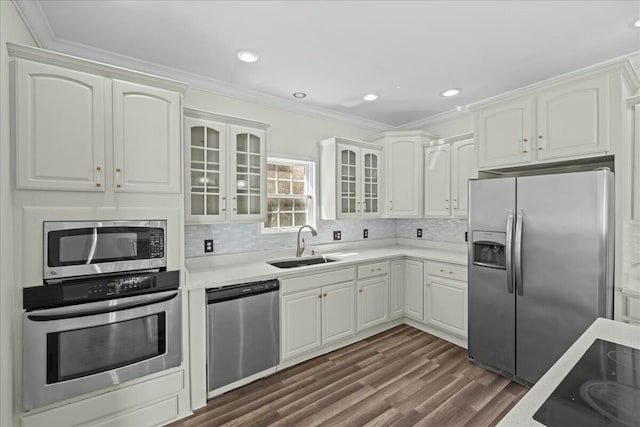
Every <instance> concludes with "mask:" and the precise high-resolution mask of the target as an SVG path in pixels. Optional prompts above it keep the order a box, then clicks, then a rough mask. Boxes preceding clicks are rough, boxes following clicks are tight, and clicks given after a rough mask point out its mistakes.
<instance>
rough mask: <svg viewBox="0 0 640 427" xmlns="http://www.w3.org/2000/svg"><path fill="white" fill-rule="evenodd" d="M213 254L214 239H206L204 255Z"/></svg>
mask: <svg viewBox="0 0 640 427" xmlns="http://www.w3.org/2000/svg"><path fill="white" fill-rule="evenodd" d="M212 252H213V239H205V241H204V253H206V254H210V253H212Z"/></svg>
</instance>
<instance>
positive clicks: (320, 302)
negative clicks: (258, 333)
mask: <svg viewBox="0 0 640 427" xmlns="http://www.w3.org/2000/svg"><path fill="white" fill-rule="evenodd" d="M354 278H355V276H354V269H353V268H346V269H342V270H336V271H329V272H323V273H317V274H312V275H307V276H299V277H295V278H288V279H283V280H282V281H281V287H280V292H281V295H282V296H281V301H280V341H281V347H280V350H281V351H280V356H281V358H282V360H286V359H290V358H293V357H296V356H299V355H301V354H303V353H308V352H311V351H313V350H317V349H320V348H321V347H322V346H324V345H327V344H329V343H333V342H335V341H339V340H342V339H345V338H348V337H351V336H353V335H354V334H355V331H356V328H355V322H356V321H355V319H356V317H355V316H356V301H355V281H354Z"/></svg>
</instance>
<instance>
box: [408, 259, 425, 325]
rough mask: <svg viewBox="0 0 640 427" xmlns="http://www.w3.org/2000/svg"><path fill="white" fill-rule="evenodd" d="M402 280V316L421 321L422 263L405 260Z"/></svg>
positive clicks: (422, 310)
mask: <svg viewBox="0 0 640 427" xmlns="http://www.w3.org/2000/svg"><path fill="white" fill-rule="evenodd" d="M404 278H405V280H404V314H405V315H406V316H409V317H412V318H414V319H417V320H423V318H424V309H423V302H424V301H423V287H424V282H423V280H424V263H423V262H422V261H418V260H414V259H408V260H406V262H405V274H404Z"/></svg>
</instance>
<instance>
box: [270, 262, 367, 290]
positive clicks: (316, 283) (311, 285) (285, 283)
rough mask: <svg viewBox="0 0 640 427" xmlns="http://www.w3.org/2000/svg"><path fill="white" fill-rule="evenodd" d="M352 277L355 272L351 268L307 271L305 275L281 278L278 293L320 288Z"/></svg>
mask: <svg viewBox="0 0 640 427" xmlns="http://www.w3.org/2000/svg"><path fill="white" fill-rule="evenodd" d="M354 279H355V272H354V269H353V268H345V269H342V270H335V271H327V272H326V273H309V274H308V275H306V276H300V277H292V278H291V279H283V280H281V282H280V294H281V295H287V294H290V293H293V292H299V291H306V290H308V289H315V288H321V287H322V286H327V285H333V284H336V283H343V282H350V281H352V280H354Z"/></svg>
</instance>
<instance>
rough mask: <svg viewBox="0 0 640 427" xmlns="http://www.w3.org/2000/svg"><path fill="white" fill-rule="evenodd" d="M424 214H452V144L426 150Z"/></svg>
mask: <svg viewBox="0 0 640 427" xmlns="http://www.w3.org/2000/svg"><path fill="white" fill-rule="evenodd" d="M424 215H425V216H450V215H451V146H450V145H449V144H442V145H436V146H433V147H427V148H425V150H424Z"/></svg>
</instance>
